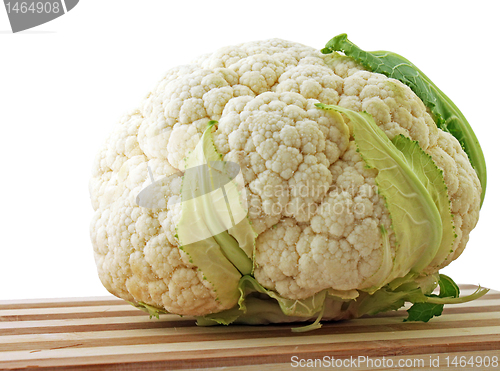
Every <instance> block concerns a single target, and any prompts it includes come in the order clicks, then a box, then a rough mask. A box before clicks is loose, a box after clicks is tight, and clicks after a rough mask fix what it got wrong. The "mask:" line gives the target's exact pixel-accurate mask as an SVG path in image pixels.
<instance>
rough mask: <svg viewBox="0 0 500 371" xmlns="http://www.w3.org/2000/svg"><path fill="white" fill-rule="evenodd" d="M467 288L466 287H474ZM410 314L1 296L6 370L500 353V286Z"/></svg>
mask: <svg viewBox="0 0 500 371" xmlns="http://www.w3.org/2000/svg"><path fill="white" fill-rule="evenodd" d="M461 289H462V293H463V295H467V294H469V293H471V292H473V291H474V290H475V286H472V285H462V286H461ZM404 315H405V312H404V311H398V312H390V313H383V314H379V315H376V316H372V317H366V318H361V319H356V320H351V321H343V322H332V323H324V325H323V327H322V328H321V329H319V330H316V331H312V332H307V333H292V332H290V328H291V327H293V326H294V325H273V326H216V327H196V326H195V325H194V319H193V318H191V317H183V318H180V317H178V316H174V315H163V316H161V317H160V319H159V320H157V319H152V320H150V319H149V317H148V315H147V314H146V313H144V312H141V311H139V310H137V309H135V308H133V307H132V306H130V305H128V304H127V303H126V302H124V301H122V300H120V299H117V298H113V297H93V298H69V299H55V300H50V299H38V300H19V301H0V369H2V370H9V369H21V368H27V367H28V368H29V367H36V368H37V369H43V370H51V369H52V370H63V369H64V370H104V369H105V370H158V369H196V368H205V369H206V368H219V367H230V368H231V367H242V366H245V368H244V369H242V370H247V369H248V370H252V369H264V365H266V366H265V369H269V370H273V369H289V368H290V362H291V358H292V357H293V356H297V357H299V358H300V359H308V358H311V359H319V358H322V357H324V356H329V357H335V358H349V357H358V356H365V357H372V358H373V359H376V357H386V358H387V357H389V358H391V359H395V360H397V359H402V358H401V357H406V358H408V357H410V358H411V357H417V356H418V357H423V356H425V357H427V358H426V359H428V358H429V355H430V354H437V355H441V356H443V355H446V354H454V355H459V354H460V355H462V354H472V355H481V356H486V355H488V356H490V357H491V356H494V355H496V356H500V293H499V292H493V291H490V293H488V294H487V295H486V296H484V297H483V298H481V299H479V300H476V301H474V302H471V303H464V304H459V305H455V306H448V307H446V308H445V311H444V314H443V315H442V316H441V317H437V318H435V319H433V320H432V321H430V322H429V323H409V322H402V318H403V316H404ZM295 326H296V325H295ZM441 358H443V357H441ZM443 359H444V358H443ZM272 365H275V367H273V368H271V366H272ZM280 365H281V366H280ZM278 366H279V367H281V368H276V367H278ZM259 367H261V368H259ZM353 369H359V370H362V369H366V370H368V369H369V368H353Z"/></svg>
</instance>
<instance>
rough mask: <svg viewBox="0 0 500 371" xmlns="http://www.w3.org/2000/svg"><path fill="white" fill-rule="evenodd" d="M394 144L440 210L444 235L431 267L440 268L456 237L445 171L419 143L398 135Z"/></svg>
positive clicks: (393, 140) (394, 139)
mask: <svg viewBox="0 0 500 371" xmlns="http://www.w3.org/2000/svg"><path fill="white" fill-rule="evenodd" d="M392 142H393V143H394V145H395V146H396V148H397V149H399V150H400V151H401V154H402V155H403V156H404V157H405V158H406V161H407V162H408V164H409V165H410V167H411V168H412V170H413V171H414V172H415V173H416V174H417V175H418V178H419V179H420V181H421V182H422V183H423V185H424V187H425V189H426V190H427V191H428V192H429V194H430V196H431V198H432V201H433V202H434V204H435V205H436V206H437V208H438V211H439V215H440V217H441V225H442V227H443V233H442V237H441V244H440V247H439V250H438V251H437V253H436V254H435V256H434V259H433V260H432V262H430V263H429V265H431V266H433V267H435V266H439V265H440V264H441V263H443V262H444V261H445V260H446V259H447V258H448V256H449V255H450V251H452V247H453V242H454V240H455V237H456V234H455V226H454V224H453V215H452V214H451V204H450V198H449V196H448V188H447V187H446V184H445V182H444V176H443V171H442V170H441V169H439V168H438V167H437V165H436V164H435V162H434V161H433V160H432V157H431V156H430V155H429V154H427V153H426V152H424V150H422V148H421V147H420V146H419V144H418V142H416V141H413V140H411V139H409V138H407V137H405V136H403V135H396V136H395V137H394V138H393V139H392Z"/></svg>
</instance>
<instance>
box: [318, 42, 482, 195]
mask: <svg viewBox="0 0 500 371" xmlns="http://www.w3.org/2000/svg"><path fill="white" fill-rule="evenodd" d="M334 51H341V52H343V53H344V54H345V55H347V56H349V57H351V58H353V59H354V60H356V61H357V62H359V63H361V64H362V65H363V66H365V67H366V68H368V69H369V70H370V71H372V72H376V73H381V74H384V75H386V76H387V77H391V78H394V79H397V80H399V81H401V82H402V83H403V84H405V85H407V86H408V87H410V88H411V89H412V90H413V92H414V93H415V94H416V95H417V96H418V97H419V98H420V99H421V100H422V102H423V103H424V104H425V106H426V107H427V108H429V110H430V111H431V112H432V114H433V116H434V121H435V122H436V125H437V126H438V127H439V128H440V129H441V130H443V131H446V132H449V133H450V134H451V135H453V136H454V137H455V138H456V139H457V140H458V141H459V142H460V144H461V146H462V148H463V149H464V151H465V153H467V155H468V157H469V160H470V162H471V164H472V166H473V167H474V169H475V171H476V173H477V176H478V178H479V181H480V182H481V187H482V193H481V204H482V202H483V200H484V195H485V192H486V162H485V160H484V155H483V152H482V149H481V146H480V144H479V141H478V139H477V137H476V135H475V134H474V131H473V130H472V128H471V127H470V125H469V123H468V122H467V120H466V118H465V117H464V115H463V114H462V112H460V110H459V109H458V107H457V106H456V105H455V104H454V103H453V102H452V101H451V100H450V98H448V97H447V96H446V95H445V94H444V93H443V92H442V91H441V90H439V88H438V87H437V86H436V85H435V84H434V83H433V82H432V81H431V80H430V79H429V78H428V77H427V76H426V75H425V74H424V73H423V72H422V71H420V70H419V69H418V68H417V67H416V66H415V65H414V64H413V63H411V62H410V61H408V60H407V59H405V58H403V57H402V56H400V55H398V54H395V53H392V52H387V51H374V52H366V51H364V50H362V49H360V48H359V47H358V46H356V45H355V44H353V43H352V42H351V41H349V40H348V39H347V35H346V34H340V35H338V36H336V37H334V38H333V39H331V40H330V41H329V42H328V43H327V44H326V46H325V48H323V49H322V50H321V52H322V53H324V54H329V53H332V52H334Z"/></svg>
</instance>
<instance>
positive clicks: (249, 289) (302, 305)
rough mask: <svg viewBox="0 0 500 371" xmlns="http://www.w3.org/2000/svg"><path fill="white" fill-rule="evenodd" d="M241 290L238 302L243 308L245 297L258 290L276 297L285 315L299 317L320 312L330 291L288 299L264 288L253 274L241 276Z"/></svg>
mask: <svg viewBox="0 0 500 371" xmlns="http://www.w3.org/2000/svg"><path fill="white" fill-rule="evenodd" d="M239 290H240V293H241V295H240V300H239V301H238V303H239V305H240V308H241V309H243V310H244V309H245V297H246V296H247V295H248V294H250V293H253V292H258V293H261V294H265V295H267V296H269V297H271V298H273V299H275V300H276V301H277V302H278V304H279V306H280V308H281V310H282V312H283V313H284V314H285V315H287V316H298V317H311V316H313V315H315V314H317V313H319V312H320V311H321V309H322V308H323V304H324V302H325V298H326V295H327V293H328V290H323V291H320V292H318V293H317V294H315V295H313V296H310V297H309V298H307V299H302V300H297V299H286V298H283V297H281V296H280V295H278V294H277V293H275V292H274V291H272V290H268V289H266V288H264V287H263V286H262V285H261V284H260V283H258V282H257V280H256V279H255V278H253V277H252V276H243V277H242V278H241V280H240V285H239Z"/></svg>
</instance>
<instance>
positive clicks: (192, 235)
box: [176, 121, 256, 307]
mask: <svg viewBox="0 0 500 371" xmlns="http://www.w3.org/2000/svg"><path fill="white" fill-rule="evenodd" d="M214 124H215V121H211V122H209V125H208V126H207V128H206V130H205V132H204V133H203V136H202V137H201V139H200V141H199V143H198V144H197V146H196V147H195V149H194V150H193V152H191V154H190V155H189V157H188V158H187V159H186V171H185V174H184V177H183V180H182V189H181V206H182V208H181V217H180V219H179V222H178V224H177V226H176V230H177V235H178V239H179V241H180V243H181V248H182V250H184V251H185V252H186V253H187V254H188V255H189V257H190V261H191V262H192V263H193V264H194V265H195V266H197V267H198V268H199V269H200V270H201V271H202V273H203V276H204V278H205V279H206V280H208V281H209V282H210V283H211V284H212V286H213V289H214V290H215V291H216V292H217V300H218V301H219V302H220V303H221V304H222V305H223V306H226V307H231V306H233V305H235V304H236V302H237V301H238V298H239V291H238V284H239V280H240V277H241V276H242V274H250V273H251V272H252V270H253V262H252V257H253V249H254V244H255V237H256V235H255V233H254V231H253V229H252V227H251V225H250V223H249V220H248V218H247V210H246V209H245V208H244V206H243V203H242V201H241V199H240V196H241V192H240V188H241V186H240V185H239V184H238V183H237V181H236V180H235V179H232V178H231V177H229V175H228V174H227V166H226V163H225V162H224V161H222V159H221V155H220V154H219V153H217V150H216V149H215V145H214V143H213V140H212V128H213V125H214ZM235 223H236V224H235Z"/></svg>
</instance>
